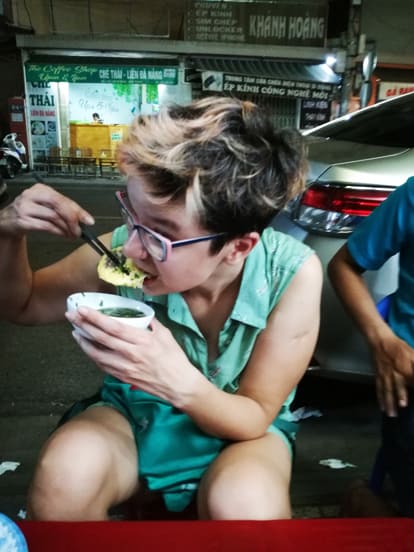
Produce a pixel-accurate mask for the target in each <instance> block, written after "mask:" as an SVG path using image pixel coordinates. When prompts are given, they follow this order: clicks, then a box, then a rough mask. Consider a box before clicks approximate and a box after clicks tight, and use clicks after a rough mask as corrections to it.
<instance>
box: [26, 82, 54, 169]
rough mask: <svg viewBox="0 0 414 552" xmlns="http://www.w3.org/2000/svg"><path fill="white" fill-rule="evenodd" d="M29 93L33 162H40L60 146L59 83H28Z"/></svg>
mask: <svg viewBox="0 0 414 552" xmlns="http://www.w3.org/2000/svg"><path fill="white" fill-rule="evenodd" d="M27 92H28V106H29V133H30V139H31V144H32V155H33V161H40V160H43V159H44V158H45V157H47V155H48V154H49V150H50V148H52V147H58V146H59V133H58V129H57V125H58V120H57V101H56V100H57V83H53V82H28V83H27Z"/></svg>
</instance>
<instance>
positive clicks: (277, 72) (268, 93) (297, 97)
mask: <svg viewBox="0 0 414 552" xmlns="http://www.w3.org/2000/svg"><path fill="white" fill-rule="evenodd" d="M186 64H187V67H189V68H191V69H188V70H187V77H186V78H187V80H188V81H190V82H192V83H193V96H194V95H200V96H202V95H205V94H211V93H216V94H217V93H220V94H225V95H230V96H237V97H239V98H241V99H246V100H250V101H253V102H255V103H257V104H258V105H261V106H264V107H265V108H266V109H267V110H268V112H269V113H270V115H271V117H272V118H273V121H274V123H275V124H276V125H277V126H278V127H295V128H300V129H305V128H311V127H314V126H316V125H319V124H322V123H325V122H327V121H329V120H330V118H331V102H332V100H333V99H334V98H335V97H336V95H337V91H338V85H339V84H340V82H341V78H340V77H339V75H337V74H336V73H334V72H333V71H332V69H331V68H330V67H328V65H327V64H326V63H305V62H301V61H288V60H286V61H276V60H272V59H263V58H250V59H249V58H238V57H232V58H225V57H212V56H199V57H189V58H187V61H186ZM197 82H198V88H197V85H196V84H195V83H197Z"/></svg>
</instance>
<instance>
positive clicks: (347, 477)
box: [0, 175, 379, 519]
mask: <svg viewBox="0 0 414 552" xmlns="http://www.w3.org/2000/svg"><path fill="white" fill-rule="evenodd" d="M45 180H46V182H47V183H50V184H51V185H53V186H56V187H57V188H59V189H60V190H61V191H62V192H63V193H66V194H67V195H70V196H71V197H73V199H75V200H76V201H78V202H79V203H81V204H82V205H84V206H85V207H86V208H87V209H90V211H91V212H92V213H93V214H94V215H95V216H96V219H97V225H98V227H99V231H102V232H103V231H107V230H109V229H110V228H112V227H113V226H114V225H115V224H117V221H119V215H118V208H117V206H116V203H115V201H114V200H113V191H114V189H116V188H117V187H119V186H120V185H122V181H119V180H117V181H114V180H109V181H108V180H107V181H105V182H103V181H101V179H90V180H89V179H83V180H81V181H79V180H73V179H63V178H59V179H58V178H54V179H53V181H50V179H47V178H46V179H45ZM32 182H33V178H32V177H31V176H30V175H23V176H21V177H19V178H17V179H16V180H14V181H10V182H9V188H10V192H11V194H12V195H14V194H15V193H18V192H19V191H20V190H21V189H22V188H23V187H25V186H27V185H30V184H31V183H32ZM29 245H30V257H31V260H32V263H33V265H34V266H43V265H44V264H46V263H50V262H52V261H53V260H55V259H57V258H60V257H61V256H62V255H64V254H66V253H68V252H69V251H70V250H71V249H73V248H74V247H76V246H77V243H76V242H67V241H64V240H61V239H58V238H54V237H51V236H46V235H43V234H36V235H33V236H31V237H30V240H29ZM0 347H1V353H0V390H1V394H0V416H1V417H0V466H2V465H3V466H4V464H2V463H3V462H17V463H18V466H17V468H16V470H15V471H6V472H5V473H3V474H2V475H0V512H3V513H5V514H6V515H8V516H10V517H11V518H13V519H16V518H17V516H18V514H19V511H20V510H21V509H24V507H25V494H26V490H27V486H28V483H29V480H30V477H31V475H32V472H33V468H34V465H35V462H36V458H37V456H38V453H39V449H40V447H41V445H42V443H43V442H44V441H45V439H46V438H47V436H48V435H49V433H50V432H51V431H52V430H53V428H54V427H55V425H56V423H57V421H58V420H59V418H60V416H61V415H62V413H63V412H64V411H65V410H66V409H67V408H68V407H69V406H70V405H71V404H72V403H73V402H74V401H76V400H77V399H79V398H84V397H86V396H88V395H91V394H93V393H94V392H95V391H96V390H97V388H98V387H99V384H100V381H101V379H102V375H101V374H100V372H99V371H98V369H97V368H96V367H95V366H94V365H93V364H92V363H91V362H90V361H89V360H88V359H87V358H86V357H85V355H83V353H82V352H81V351H80V349H79V348H78V347H77V345H76V343H75V342H74V341H73V339H72V337H71V335H70V327H69V325H68V324H67V323H66V322H62V323H59V324H53V325H49V326H43V327H18V326H15V325H13V324H10V323H7V322H4V321H0ZM295 406H296V407H300V406H305V407H311V408H313V409H318V410H320V412H321V414H322V416H320V417H315V416H311V417H310V418H308V419H305V420H304V421H303V422H302V428H301V430H300V432H299V434H298V440H297V455H296V460H295V464H294V473H293V482H292V499H293V505H294V515H295V516H296V517H332V516H336V515H338V513H339V503H340V500H341V496H342V493H343V491H344V489H345V488H346V486H347V485H348V484H349V483H350V482H351V481H352V480H353V479H354V478H357V477H362V478H364V477H367V475H368V474H369V471H370V469H371V465H372V462H373V457H374V453H375V451H376V448H377V444H378V434H379V433H378V432H379V415H378V410H377V407H376V404H375V396H374V390H373V387H372V386H370V385H366V384H361V383H350V382H340V381H330V380H326V379H323V378H320V377H317V376H315V375H312V374H308V375H307V376H306V377H305V379H304V381H303V382H302V383H301V385H300V386H299V392H298V398H297V401H296V404H295ZM327 458H337V459H340V460H342V461H344V462H345V463H348V464H351V465H352V466H347V467H345V468H344V469H336V470H334V469H331V468H328V467H325V466H322V465H321V464H320V463H319V462H320V460H323V459H327ZM74 461H76V459H74Z"/></svg>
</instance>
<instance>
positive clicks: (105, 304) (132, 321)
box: [66, 291, 154, 338]
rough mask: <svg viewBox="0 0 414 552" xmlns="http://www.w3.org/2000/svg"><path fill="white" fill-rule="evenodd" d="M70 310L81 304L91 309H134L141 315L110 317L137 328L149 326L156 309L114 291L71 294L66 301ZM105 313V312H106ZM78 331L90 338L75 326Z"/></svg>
mask: <svg viewBox="0 0 414 552" xmlns="http://www.w3.org/2000/svg"><path fill="white" fill-rule="evenodd" d="M66 305H67V309H68V311H71V310H74V309H77V308H78V307H80V306H85V307H89V308H91V309H96V310H102V309H114V308H115V309H133V310H136V311H139V312H140V313H142V315H143V316H142V315H140V316H127V317H124V316H122V313H121V316H113V315H109V316H110V318H113V319H114V320H119V321H120V322H123V323H124V324H129V325H130V326H135V327H136V328H147V327H148V325H149V323H150V322H151V320H152V319H153V317H154V311H153V309H152V308H151V307H149V306H148V305H146V304H145V303H142V302H141V301H136V300H135V299H130V298H129V297H121V296H120V295H115V294H112V293H95V292H87V291H85V292H82V291H81V292H79V293H73V294H72V295H69V297H68V298H67V301H66ZM104 314H105V313H104ZM74 328H75V329H76V331H77V332H78V333H79V334H81V335H83V336H84V337H86V338H90V335H88V334H87V333H86V332H85V331H83V330H81V329H80V328H77V327H76V326H74Z"/></svg>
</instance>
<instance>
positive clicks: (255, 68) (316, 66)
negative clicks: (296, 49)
mask: <svg viewBox="0 0 414 552" xmlns="http://www.w3.org/2000/svg"><path fill="white" fill-rule="evenodd" d="M190 60H191V62H192V63H193V64H194V68H195V69H197V70H198V71H218V72H220V73H230V74H233V75H254V76H256V77H277V78H279V79H283V80H295V81H303V82H323V83H325V84H332V85H338V84H339V83H340V82H341V77H340V76H339V75H337V74H336V73H335V72H334V71H332V69H331V68H330V67H329V66H328V65H327V64H326V63H310V64H309V63H301V62H299V61H276V60H269V59H260V58H250V59H249V58H243V59H241V58H224V57H220V58H218V57H209V56H206V57H197V58H190Z"/></svg>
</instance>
